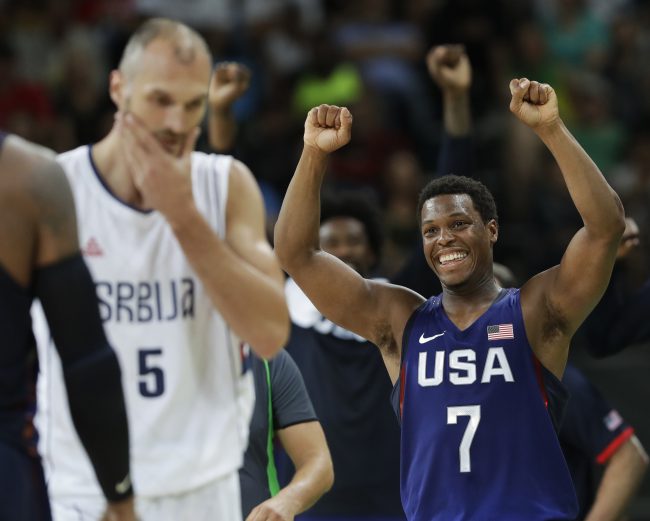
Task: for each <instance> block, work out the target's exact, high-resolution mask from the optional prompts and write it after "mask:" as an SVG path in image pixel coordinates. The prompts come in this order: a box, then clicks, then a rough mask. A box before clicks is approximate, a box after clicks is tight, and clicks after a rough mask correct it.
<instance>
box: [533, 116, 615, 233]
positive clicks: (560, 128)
mask: <svg viewBox="0 0 650 521" xmlns="http://www.w3.org/2000/svg"><path fill="white" fill-rule="evenodd" d="M536 132H537V135H538V136H539V137H540V139H541V140H542V141H543V142H544V144H545V145H546V146H547V148H548V149H549V150H550V152H551V153H552V154H553V156H554V157H555V160H556V161H557V163H558V166H559V167H560V170H561V171H562V176H563V177H564V181H565V183H566V185H567V188H568V190H569V194H570V195H571V199H572V200H573V202H574V204H575V206H576V209H577V210H578V212H579V213H580V216H581V217H582V220H583V222H584V225H585V228H586V230H587V232H588V233H590V234H592V235H593V236H603V237H607V238H610V237H612V238H615V240H616V241H618V240H619V238H620V235H621V234H622V233H623V229H624V227H625V222H624V215H623V206H622V205H621V201H620V199H619V198H618V195H617V194H616V192H614V190H612V188H611V187H610V186H609V184H608V183H607V181H606V180H605V178H604V177H603V175H602V173H601V172H600V170H599V169H598V167H597V166H596V164H595V163H594V162H593V161H592V160H591V158H590V157H589V156H588V155H587V153H586V152H585V151H584V149H583V148H582V147H581V146H580V144H579V143H578V142H577V141H576V140H575V138H574V137H573V136H572V135H571V133H570V132H569V130H568V129H567V128H566V127H565V125H564V123H563V122H562V121H561V120H557V121H555V122H553V123H551V124H549V125H547V126H544V127H541V128H539V129H536Z"/></svg>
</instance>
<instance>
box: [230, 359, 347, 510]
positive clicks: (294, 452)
mask: <svg viewBox="0 0 650 521" xmlns="http://www.w3.org/2000/svg"><path fill="white" fill-rule="evenodd" d="M252 370H253V378H254V381H255V407H254V409H253V417H252V419H251V424H250V434H249V441H248V449H247V450H246V454H245V455H244V466H243V467H242V468H241V469H240V470H239V482H240V485H241V495H242V514H243V516H244V519H247V520H254V519H255V520H256V519H280V520H282V521H291V520H292V519H293V518H294V516H295V515H296V514H298V513H300V512H303V511H304V510H305V509H307V508H308V507H310V506H311V505H312V504H314V503H315V502H316V501H317V500H318V498H320V497H321V496H322V495H323V494H324V493H325V492H326V491H327V490H329V488H330V487H331V486H332V481H333V479H334V472H333V470H332V459H331V457H330V454H329V450H328V448H327V442H326V441H325V435H324V434H323V429H322V427H321V426H320V423H319V422H318V419H317V418H316V414H315V413H314V408H313V406H312V404H311V401H310V400H309V396H308V394H307V390H306V389H305V383H304V381H303V379H302V376H301V375H300V371H299V370H298V367H297V366H296V364H295V363H294V361H293V360H292V359H291V356H289V354H288V353H287V352H286V351H280V353H278V355H277V356H276V357H274V358H273V359H272V360H270V361H266V360H263V359H261V358H259V357H257V356H255V355H253V356H252ZM274 438H277V439H278V440H279V441H280V443H281V444H282V447H283V448H284V450H285V451H286V452H287V453H288V454H289V456H290V458H291V461H292V462H293V463H294V465H295V466H296V472H295V474H293V475H292V477H291V480H290V482H289V483H288V484H287V485H286V486H284V487H283V488H280V486H279V483H278V478H277V472H276V468H275V461H274Z"/></svg>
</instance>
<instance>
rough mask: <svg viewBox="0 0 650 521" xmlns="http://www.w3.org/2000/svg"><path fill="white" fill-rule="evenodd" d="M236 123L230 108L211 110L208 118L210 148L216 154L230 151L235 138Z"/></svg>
mask: <svg viewBox="0 0 650 521" xmlns="http://www.w3.org/2000/svg"><path fill="white" fill-rule="evenodd" d="M237 128H238V127H237V121H236V120H235V116H234V114H233V112H232V109H231V107H228V108H225V109H211V110H210V111H209V116H208V138H209V141H210V146H211V147H212V148H213V149H214V150H216V151H218V152H227V151H228V150H231V149H232V148H233V146H234V143H235V138H236V136H237Z"/></svg>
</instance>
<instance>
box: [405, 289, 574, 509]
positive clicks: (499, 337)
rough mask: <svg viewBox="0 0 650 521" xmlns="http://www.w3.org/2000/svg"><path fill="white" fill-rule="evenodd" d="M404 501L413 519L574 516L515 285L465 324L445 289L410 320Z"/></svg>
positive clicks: (568, 481)
mask: <svg viewBox="0 0 650 521" xmlns="http://www.w3.org/2000/svg"><path fill="white" fill-rule="evenodd" d="M402 349H403V351H404V353H403V361H402V370H401V376H400V380H401V390H402V392H401V396H400V408H401V420H402V443H401V447H402V450H401V455H402V458H401V465H402V467H401V478H402V503H403V506H404V510H405V512H406V515H407V517H408V518H409V520H413V521H436V520H440V521H461V520H473V521H490V520H499V521H542V520H569V519H573V518H574V517H575V515H576V513H577V503H576V497H575V492H574V489H573V485H572V482H571V476H570V474H569V471H568V469H567V465H566V463H565V460H564V457H563V455H562V451H561V449H560V445H559V442H558V439H557V434H556V432H555V430H554V426H553V422H552V419H551V415H550V414H549V412H548V410H547V404H548V400H549V396H548V394H547V392H546V389H545V387H544V384H543V382H544V379H543V371H542V367H541V364H539V362H538V361H537V359H536V357H535V356H534V354H533V351H532V349H531V347H530V345H529V343H528V340H527V338H526V333H525V329H524V323H523V317H522V312H521V304H520V293H519V290H518V289H510V290H502V292H501V294H500V295H499V298H498V299H497V300H496V301H495V302H494V303H493V304H492V306H491V307H490V308H489V309H488V310H487V311H486V312H485V313H484V314H483V315H482V316H481V317H479V318H478V319H477V320H476V321H475V322H474V323H473V324H472V325H471V326H469V327H468V328H467V329H465V330H463V331H460V330H459V329H458V328H457V327H456V326H455V325H454V324H453V322H451V320H449V318H448V317H447V315H446V313H445V311H444V309H443V307H442V300H441V298H440V297H431V298H430V299H429V300H427V301H426V302H425V303H424V304H423V305H422V306H420V308H418V309H417V310H416V311H415V312H414V314H413V315H412V317H411V318H410V319H409V322H408V324H407V327H406V328H405V332H404V338H403V344H402Z"/></svg>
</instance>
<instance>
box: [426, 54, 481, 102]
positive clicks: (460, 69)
mask: <svg viewBox="0 0 650 521" xmlns="http://www.w3.org/2000/svg"><path fill="white" fill-rule="evenodd" d="M427 68H428V69H429V74H430V76H431V78H432V79H433V81H435V82H436V84H437V85H438V87H440V89H441V90H442V91H443V92H447V93H450V94H458V93H462V92H466V91H467V90H468V89H469V88H470V86H471V84H472V66H471V65H470V63H469V58H468V57H467V54H466V53H465V47H464V46H463V45H438V46H436V47H433V48H432V49H431V50H430V51H429V53H428V54H427Z"/></svg>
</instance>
